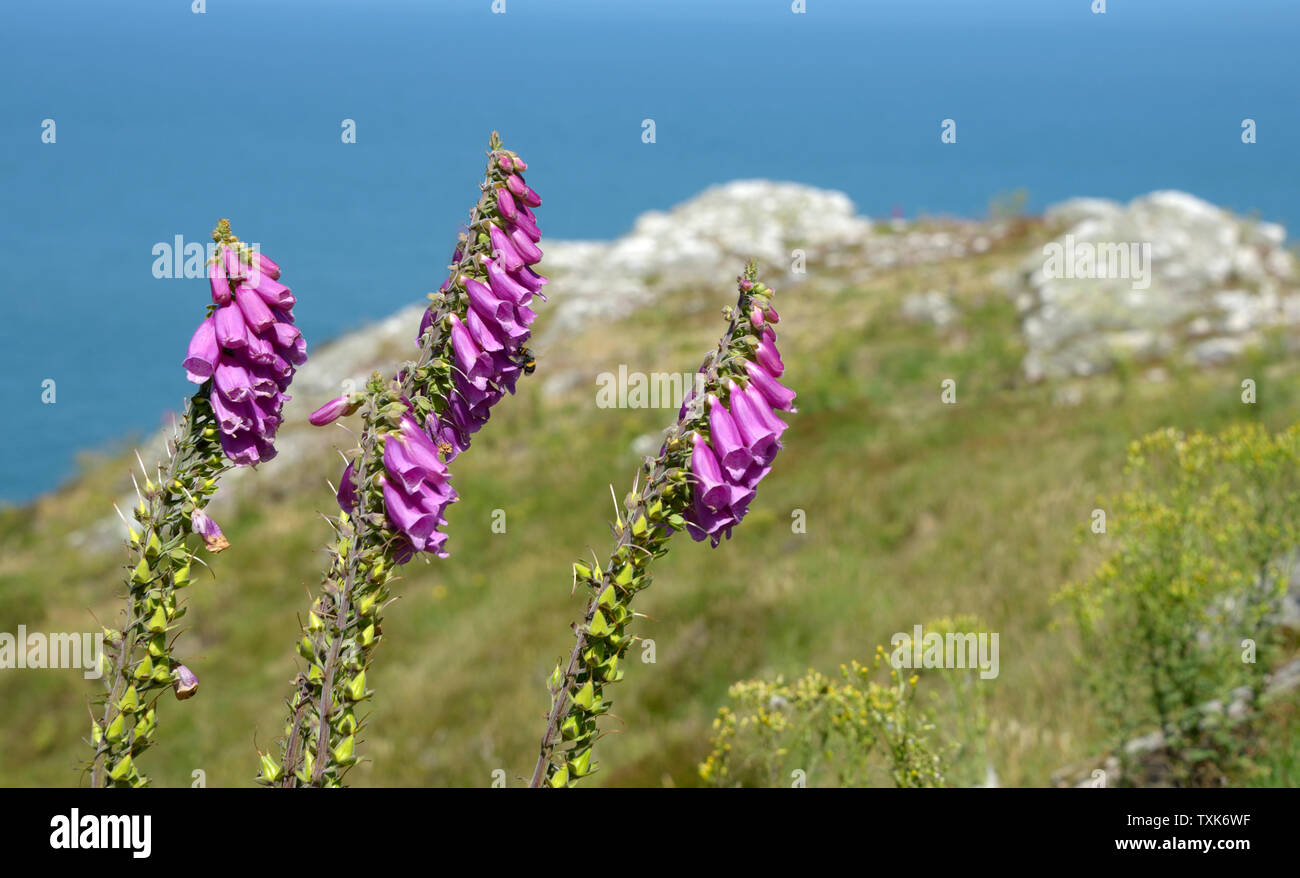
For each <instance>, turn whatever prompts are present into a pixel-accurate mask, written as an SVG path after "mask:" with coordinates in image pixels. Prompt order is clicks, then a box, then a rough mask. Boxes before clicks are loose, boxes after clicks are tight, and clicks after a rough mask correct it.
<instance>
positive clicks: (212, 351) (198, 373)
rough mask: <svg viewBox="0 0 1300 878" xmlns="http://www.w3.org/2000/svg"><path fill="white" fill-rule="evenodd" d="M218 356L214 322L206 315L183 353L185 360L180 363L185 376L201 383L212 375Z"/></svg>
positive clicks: (218, 349) (219, 352) (219, 353)
mask: <svg viewBox="0 0 1300 878" xmlns="http://www.w3.org/2000/svg"><path fill="white" fill-rule="evenodd" d="M220 356H221V348H220V347H219V346H218V345H217V328H216V322H215V321H214V320H213V319H212V318H211V317H207V318H206V319H204V321H203V322H202V323H200V324H199V328H198V329H196V330H195V331H194V335H193V337H192V338H190V348H189V350H188V351H187V352H186V354H185V362H184V363H182V364H181V365H182V366H184V367H185V372H186V375H185V377H186V378H188V379H189V380H191V381H193V382H194V383H195V384H202V383H203V382H204V381H206V380H208V379H209V378H211V377H212V373H213V372H214V371H215V370H216V368H217V361H218V359H219V358H220Z"/></svg>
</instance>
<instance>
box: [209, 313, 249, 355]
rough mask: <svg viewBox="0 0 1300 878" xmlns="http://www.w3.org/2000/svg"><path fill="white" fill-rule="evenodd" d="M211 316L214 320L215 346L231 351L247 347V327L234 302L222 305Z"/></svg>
mask: <svg viewBox="0 0 1300 878" xmlns="http://www.w3.org/2000/svg"><path fill="white" fill-rule="evenodd" d="M212 316H213V317H214V318H215V326H216V330H217V344H219V345H221V346H222V347H223V348H230V349H232V350H233V349H235V348H242V347H246V346H247V345H248V326H247V325H246V324H245V323H244V315H243V313H242V312H241V311H240V310H239V306H238V305H236V304H235V303H234V302H230V303H229V304H226V305H222V306H221V307H219V308H217V310H216V311H214V312H213V313H212Z"/></svg>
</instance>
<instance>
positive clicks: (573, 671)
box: [529, 262, 770, 788]
mask: <svg viewBox="0 0 1300 878" xmlns="http://www.w3.org/2000/svg"><path fill="white" fill-rule="evenodd" d="M743 280H745V281H748V282H749V283H750V284H752V285H753V286H752V289H748V290H747V289H745V288H744V285H742V289H741V291H740V295H739V299H738V301H737V303H736V308H735V309H734V310H733V309H726V310H725V311H724V315H725V316H726V317H727V318H728V319H729V321H730V323H729V325H728V327H727V331H726V332H725V333H723V335H722V338H721V340H720V341H719V342H718V347H717V349H716V350H714V351H712V352H710V354H709V355H708V356H707V357H706V358H705V360H704V365H703V367H702V368H701V370H700V371H701V372H703V373H704V375H705V381H704V386H705V392H704V393H701V394H698V395H697V396H695V397H693V398H692V399H691V400H690V402H689V403H688V404H687V406H686V411H685V412H684V413H683V414H682V415H681V417H679V418H678V420H677V422H676V423H674V424H673V425H672V427H671V428H669V430H668V434H667V440H666V441H665V443H664V449H663V451H662V452H661V453H660V454H659V456H658V457H654V458H646V459H645V462H644V463H643V464H642V466H641V469H640V470H639V471H638V474H637V482H638V483H639V482H640V481H641V478H642V477H643V476H644V479H645V482H644V487H641V488H640V489H638V487H637V485H636V484H634V486H633V489H632V491H631V493H629V494H628V495H627V496H626V497H625V498H624V500H623V505H622V508H621V510H620V509H619V508H618V507H617V505H616V518H615V520H614V521H613V522H612V523H611V528H612V530H613V533H614V548H613V550H612V551H611V552H610V553H609V556H608V560H607V561H606V563H605V566H604V568H603V569H601V570H596V571H593V570H592V569H591V567H589V566H588V565H587V564H586V563H585V562H578V563H575V564H574V578H575V581H578V582H581V583H583V584H584V585H585V586H586V587H587V588H588V590H589V592H590V597H589V600H588V603H587V610H586V613H585V614H584V616H583V622H582V624H581V625H575V626H574V634H575V637H576V642H575V643H574V645H573V649H572V651H571V652H570V653H569V659H568V662H567V664H565V666H564V668H563V669H561V668H560V666H559V665H557V666H556V668H555V671H554V672H553V673H552V674H551V678H550V684H549V691H550V695H551V708H550V711H549V712H548V713H547V719H546V731H545V733H544V734H543V735H542V742H541V747H540V752H539V754H538V758H537V765H536V768H535V769H534V770H533V776H532V778H531V780H530V781H529V786H530V787H534V788H536V787H541V786H550V787H566V786H572V785H573V784H574V783H575V782H576V781H577V780H578V779H579V778H582V777H586V776H587V775H589V774H592V773H593V772H594V771H595V770H596V765H595V764H594V763H593V762H592V761H591V756H592V751H593V748H594V745H595V742H596V739H597V738H598V737H599V735H598V729H597V720H598V719H599V717H600V716H602V715H603V714H605V713H607V712H608V710H609V707H610V702H608V701H607V700H605V687H606V685H607V684H610V683H616V682H618V681H619V680H621V679H622V678H623V671H622V670H621V669H620V667H619V665H620V663H621V662H622V660H623V658H624V656H625V655H626V653H627V649H628V647H629V646H630V645H631V643H632V641H633V640H634V639H636V638H634V637H633V636H632V635H631V634H630V633H629V632H628V629H629V627H630V624H631V621H632V619H633V617H634V615H635V614H634V613H633V612H632V609H631V604H632V599H633V598H634V597H635V596H636V595H637V593H638V592H640V591H642V590H643V589H645V588H647V587H648V586H649V585H650V583H651V576H650V572H649V567H650V562H651V561H652V560H653V559H655V558H658V557H660V556H662V555H665V554H667V552H668V540H669V539H670V538H671V537H672V536H673V534H674V533H676V532H677V531H679V530H682V529H684V527H685V520H684V518H683V515H684V514H685V512H686V511H687V510H688V509H689V508H690V505H691V493H692V492H691V486H690V482H689V476H690V457H691V434H692V433H694V432H696V431H697V430H702V429H704V428H705V425H706V423H707V419H708V410H707V407H706V405H705V400H706V399H707V396H708V394H709V393H710V392H715V391H716V390H717V388H719V387H720V386H721V382H722V379H723V377H725V375H727V374H736V373H735V372H734V370H733V369H732V368H731V367H732V366H733V364H734V363H736V362H738V361H740V360H742V359H752V356H753V354H752V347H753V344H754V341H755V340H754V339H753V338H752V337H748V336H746V334H745V332H746V330H747V329H748V327H749V324H748V322H747V320H746V318H745V315H746V314H747V313H748V312H749V309H750V306H751V304H753V303H755V302H757V303H760V304H762V303H765V302H766V301H767V299H766V297H767V296H768V294H769V292H770V291H768V290H767V289H766V288H765V287H763V286H762V285H761V284H756V280H757V269H756V268H755V266H754V264H753V263H752V262H751V263H750V264H749V265H748V266H747V267H746V271H745V275H744V277H743ZM739 374H743V369H741V370H740V372H739Z"/></svg>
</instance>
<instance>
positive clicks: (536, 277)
mask: <svg viewBox="0 0 1300 878" xmlns="http://www.w3.org/2000/svg"><path fill="white" fill-rule="evenodd" d="M510 277H512V278H513V279H514V280H515V281H517V282H518V283H519V284H520V285H521V286H524V287H527V288H528V289H529V290H530V291H531V292H532V293H533V295H535V296H540V297H541V299H542V301H543V302H545V301H546V297H545V296H543V295H542V287H544V286H545V285H546V284H547V282H548V281H547V279H546V278H544V277H542V276H541V275H540V274H538V273H537V272H535V271H533V270H532V269H531V268H529V267H528V266H526V265H525V266H522V267H521V268H519V270H517V271H511V272H510Z"/></svg>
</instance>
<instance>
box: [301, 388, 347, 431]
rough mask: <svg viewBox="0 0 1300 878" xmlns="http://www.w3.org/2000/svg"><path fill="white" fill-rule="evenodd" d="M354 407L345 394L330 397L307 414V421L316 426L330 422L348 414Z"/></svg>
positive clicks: (322, 425)
mask: <svg viewBox="0 0 1300 878" xmlns="http://www.w3.org/2000/svg"><path fill="white" fill-rule="evenodd" d="M355 410H356V407H355V406H354V405H352V403H351V402H350V400H349V397H348V396H347V394H344V395H343V396H340V397H337V398H335V399H331V400H330V401H329V402H327V403H325V404H324V405H323V406H321V407H320V408H318V409H316V411H314V412H312V413H311V414H310V415H308V416H307V420H308V422H310V423H311V424H312V425H314V426H317V427H324V426H325V425H326V424H332V423H334V422H335V421H337V420H338V419H339V418H341V417H343V416H344V415H350V414H352V412H353V411H355Z"/></svg>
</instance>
